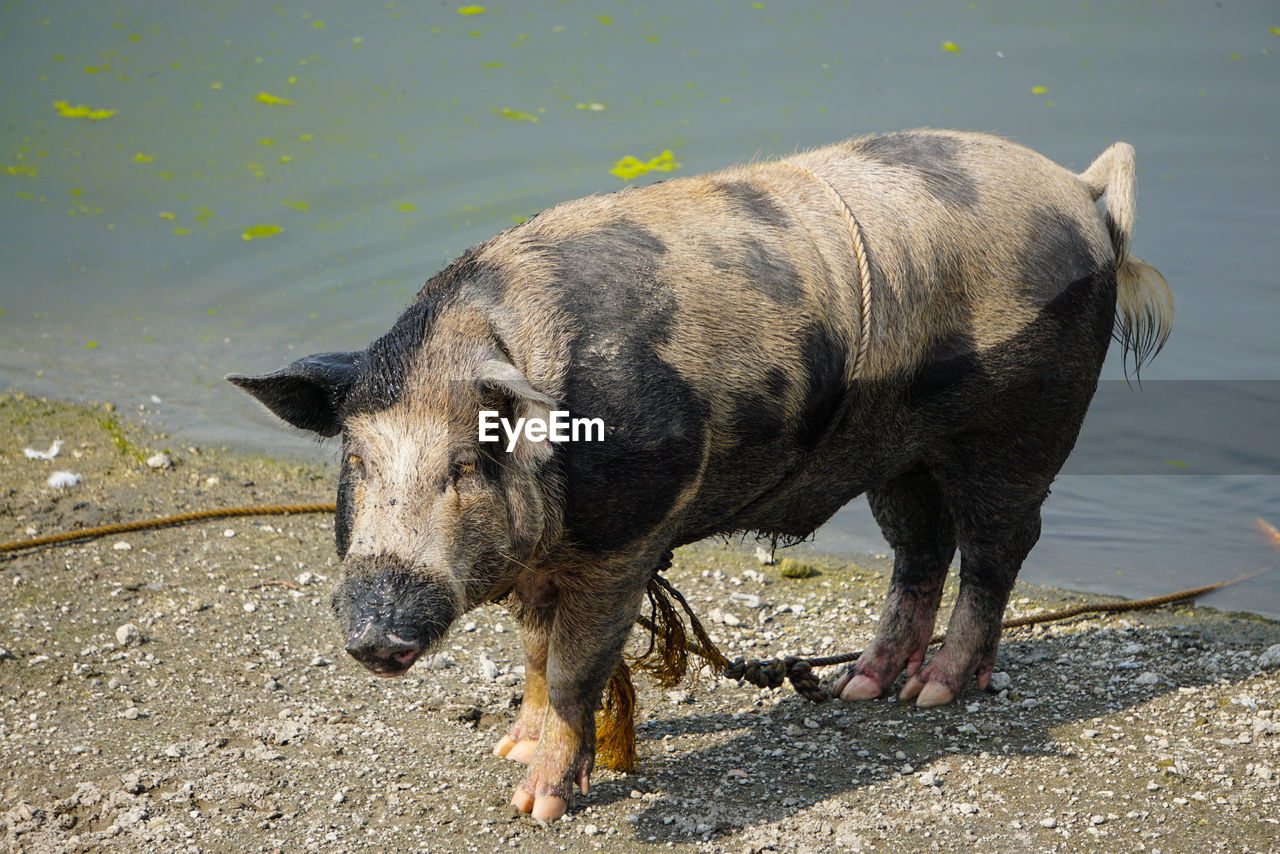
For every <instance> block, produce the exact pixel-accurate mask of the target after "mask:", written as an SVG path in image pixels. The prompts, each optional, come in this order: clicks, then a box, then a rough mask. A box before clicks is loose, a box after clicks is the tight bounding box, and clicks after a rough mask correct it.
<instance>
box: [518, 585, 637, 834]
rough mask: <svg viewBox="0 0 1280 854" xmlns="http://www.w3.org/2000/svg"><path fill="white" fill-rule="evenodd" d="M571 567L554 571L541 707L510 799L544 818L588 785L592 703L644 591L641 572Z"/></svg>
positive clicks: (593, 727)
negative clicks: (568, 572) (564, 572)
mask: <svg viewBox="0 0 1280 854" xmlns="http://www.w3.org/2000/svg"><path fill="white" fill-rule="evenodd" d="M574 575H575V576H576V577H573V578H570V577H557V578H556V587H557V588H558V589H559V591H560V594H559V596H558V598H557V602H556V606H555V618H554V619H553V620H552V622H551V631H550V635H549V637H548V643H547V650H546V652H547V659H546V715H545V717H544V718H543V721H542V728H541V732H540V733H539V735H538V739H537V743H536V747H535V749H534V750H533V754H532V756H531V757H530V759H529V770H528V773H527V774H526V775H525V778H524V780H523V781H521V783H520V785H519V786H517V787H516V791H515V797H513V798H512V800H511V802H512V803H513V804H515V805H516V806H517V807H518V808H519V809H520V810H521V811H523V812H526V813H530V814H532V815H533V817H534V818H540V819H546V820H552V819H556V818H559V817H560V816H562V815H564V813H565V811H566V810H567V809H568V808H569V803H570V802H571V800H572V798H573V787H574V785H575V784H576V785H577V786H578V788H579V789H581V790H582V792H583V793H584V794H585V793H586V791H587V788H588V786H589V784H590V777H591V770H592V768H593V767H594V765H595V757H596V724H595V713H596V709H597V708H599V705H600V696H601V693H602V691H603V690H604V685H605V682H606V681H607V680H608V679H609V676H610V675H611V674H612V673H613V670H614V668H615V667H616V666H617V663H618V659H619V657H620V656H621V654H622V645H623V644H624V643H625V642H626V639H627V636H628V635H629V634H630V632H631V626H632V624H633V623H634V622H635V619H636V617H637V616H638V615H639V613H640V606H641V603H642V601H643V598H644V577H645V576H644V574H643V573H634V572H631V571H630V570H625V571H617V572H615V571H610V570H609V569H606V568H603V567H595V568H594V569H593V570H590V571H588V570H584V571H580V572H575V573H574ZM521 714H522V716H523V711H522V713H521ZM519 747H520V743H517V744H516V745H514V746H513V748H512V750H511V752H509V753H508V756H510V755H511V753H513V752H515V750H516V749H517V748H519Z"/></svg>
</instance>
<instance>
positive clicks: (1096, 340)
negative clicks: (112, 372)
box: [228, 130, 1173, 819]
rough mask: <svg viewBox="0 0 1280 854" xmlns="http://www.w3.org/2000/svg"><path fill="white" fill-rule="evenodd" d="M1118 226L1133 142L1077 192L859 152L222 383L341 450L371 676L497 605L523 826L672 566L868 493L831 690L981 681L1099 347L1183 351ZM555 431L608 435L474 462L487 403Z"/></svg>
mask: <svg viewBox="0 0 1280 854" xmlns="http://www.w3.org/2000/svg"><path fill="white" fill-rule="evenodd" d="M1099 203H1100V204H1099ZM1133 216H1134V152H1133V149H1132V147H1130V146H1129V145H1127V144H1125V143H1115V144H1114V145H1112V146H1111V147H1110V148H1108V149H1107V150H1106V151H1105V152H1103V154H1102V155H1101V156H1099V157H1098V158H1097V160H1095V161H1094V162H1093V164H1092V165H1091V166H1089V168H1088V169H1086V170H1085V171H1084V172H1083V173H1080V174H1075V173H1073V172H1071V171H1069V170H1067V169H1065V168H1063V167H1061V166H1059V165H1057V164H1055V163H1053V162H1052V161H1050V160H1048V159H1046V158H1045V157H1043V156H1041V155H1039V154H1036V153H1035V152H1033V151H1031V150H1029V149H1027V148H1024V147H1021V146H1019V145H1016V144H1014V143H1012V142H1009V141H1006V140H1003V139H999V138H996V137H993V136H988V135H983V134H978V133H968V132H952V131H938V130H917V131H907V132H899V133H889V134H884V135H875V136H863V137H859V138H854V139H850V140H847V141H845V142H842V143H839V144H836V145H831V146H828V147H824V148H818V149H815V150H811V151H807V152H803V153H799V154H796V155H794V156H791V157H787V158H783V159H779V160H773V161H764V162H754V163H751V164H749V165H741V166H736V167H732V168H729V169H727V170H724V171H720V172H716V173H713V174H708V175H704V176H696V177H687V178H679V179H676V180H670V181H667V182H663V183H657V184H652V185H649V186H645V187H628V188H626V189H623V190H621V191H619V192H615V193H610V194H606V195H595V196H590V197H588V198H584V199H579V200H576V201H570V202H566V203H564V204H561V205H558V206H556V207H553V208H551V209H549V210H546V211H544V212H542V213H540V214H538V215H537V216H535V217H533V218H531V219H530V220H528V221H526V222H524V223H522V224H520V225H518V226H516V227H514V228H511V229H508V230H506V231H504V232H502V233H500V234H498V235H497V236H496V237H494V238H492V239H491V240H489V241H487V242H485V243H482V244H480V245H479V246H476V247H474V248H472V249H470V250H468V251H467V252H465V253H464V254H463V255H461V256H460V257H459V258H457V259H456V260H454V261H453V262H452V263H450V264H449V265H448V266H447V267H446V268H445V269H444V270H443V271H442V272H440V273H438V274H437V275H436V276H435V277H434V278H432V279H431V280H430V281H428V282H427V284H426V285H425V286H424V287H423V288H422V290H421V292H420V293H419V294H418V295H417V297H416V298H415V300H414V301H413V303H412V304H411V305H410V306H409V307H408V308H407V309H406V310H405V311H404V312H403V314H401V315H400V317H399V319H398V320H397V321H396V322H395V324H394V326H392V328H391V330H390V331H389V332H388V333H387V334H386V335H384V336H382V337H381V338H379V339H377V340H376V341H374V342H373V343H372V344H370V345H369V347H368V348H367V349H365V350H361V351H357V352H349V353H324V354H318V355H313V356H308V357H306V358H304V359H300V360H298V361H296V362H294V363H292V364H290V365H288V366H287V367H285V368H283V369H280V370H278V371H275V372H273V373H268V374H265V375H262V376H244V375H231V376H229V377H228V379H229V380H231V382H233V383H235V384H236V385H238V386H240V387H241V388H243V389H244V390H246V391H247V392H249V393H250V394H251V395H253V396H254V397H256V398H257V399H258V400H259V401H261V402H262V403H263V404H265V405H266V406H267V407H268V408H269V409H270V410H271V411H272V412H274V413H275V414H276V415H277V416H279V417H280V418H281V419H283V420H284V421H286V422H288V423H289V424H291V425H293V426H295V427H298V428H301V429H303V430H307V431H311V432H314V433H316V434H318V435H320V436H322V437H335V436H341V441H342V450H341V460H342V463H341V472H340V474H339V476H338V485H337V512H336V520H335V530H336V540H337V552H338V554H339V555H340V557H341V559H342V562H343V577H342V580H341V581H340V582H339V583H338V584H337V587H336V589H335V590H334V592H333V596H332V603H333V609H334V612H335V613H336V615H337V618H338V622H339V624H340V626H341V629H342V632H343V638H344V640H345V644H346V648H347V650H348V651H349V652H350V654H351V655H352V656H353V657H354V658H355V659H356V660H358V661H359V662H360V663H361V664H362V665H364V666H365V667H366V668H368V669H369V670H370V671H372V672H373V673H374V674H376V675H378V676H386V677H390V676H397V675H399V674H402V673H404V672H405V671H406V670H408V668H409V667H410V666H411V665H412V664H413V663H414V661H416V660H417V659H418V658H420V657H421V656H422V655H424V654H426V653H428V652H430V651H431V650H432V649H433V648H435V647H436V645H438V644H439V643H440V641H441V639H442V638H443V637H444V635H445V633H446V632H447V630H448V628H449V626H450V625H451V624H452V623H454V622H455V621H456V620H457V619H458V617H460V616H461V615H462V614H465V613H466V612H467V611H469V610H471V609H473V608H475V607H477V606H479V605H481V604H484V603H489V602H500V603H502V604H504V605H505V606H506V607H507V608H508V609H510V611H511V613H512V614H513V615H514V617H515V619H516V621H517V622H518V624H519V626H520V629H521V633H522V639H523V645H524V653H525V667H526V687H525V691H524V699H523V704H522V706H521V709H520V712H519V714H518V716H517V718H516V720H515V722H514V725H513V726H512V727H511V729H510V731H509V732H507V733H506V735H504V736H503V737H502V738H501V740H500V741H499V742H498V743H497V745H496V746H495V748H494V752H495V754H497V755H499V756H505V757H507V758H508V759H512V760H516V761H518V762H521V763H525V764H526V765H527V768H526V770H525V773H524V776H523V779H522V780H521V782H520V783H519V785H518V786H517V787H516V789H515V795H514V797H513V803H514V804H515V805H517V806H518V807H519V809H521V810H522V811H524V812H526V813H531V814H532V815H533V816H535V817H538V818H542V819H555V818H557V817H559V816H560V815H562V814H563V813H564V812H565V811H566V810H567V809H568V808H569V806H570V804H571V799H572V796H573V787H574V786H575V785H576V786H577V787H578V788H580V789H581V790H582V791H583V792H585V791H586V790H587V788H588V785H589V779H590V775H591V771H592V768H593V763H594V757H595V746H596V742H595V739H596V733H595V724H594V718H593V713H594V712H595V711H596V709H597V708H598V706H599V704H600V698H601V690H602V687H603V686H604V684H605V682H606V680H607V679H608V678H609V677H610V675H611V674H612V673H613V671H614V669H615V667H617V666H618V664H619V661H620V656H621V654H622V649H623V646H624V643H625V641H626V640H627V637H628V634H629V632H630V631H631V626H632V624H633V623H634V622H635V619H636V617H637V616H638V615H639V614H640V611H641V605H642V602H643V600H644V591H645V587H646V583H647V581H648V580H649V578H650V576H651V574H652V573H653V572H654V571H655V568H656V567H657V566H659V565H660V563H661V561H662V560H663V557H664V556H665V555H667V554H668V552H669V551H670V550H671V549H673V548H675V547H677V546H680V545H682V544H686V543H691V542H694V541H697V540H701V539H703V538H705V537H709V536H712V535H721V534H729V533H734V532H756V533H757V534H759V535H762V536H764V537H770V538H781V539H783V540H788V539H799V538H804V537H806V536H808V535H809V534H810V533H812V532H813V531H814V530H815V529H816V528H817V527H818V526H819V525H821V524H822V523H823V522H824V521H825V520H826V519H828V518H829V517H830V516H831V515H832V514H833V513H834V512H835V511H836V510H837V509H839V508H840V507H841V506H842V505H844V504H845V503H846V502H848V501H849V500H850V499H852V498H853V497H855V496H857V495H859V494H866V495H867V498H868V501H869V503H870V507H871V511H872V513H873V514H874V516H875V518H876V521H877V523H878V524H879V525H880V527H881V529H882V530H883V532H884V535H885V537H886V539H887V540H888V542H889V544H890V545H891V546H892V548H893V552H894V567H893V575H892V580H891V584H890V588H889V592H888V595H887V599H886V602H885V605H884V611H883V616H882V618H881V620H880V622H879V624H878V630H877V635H876V637H875V639H874V642H873V643H872V644H871V645H870V647H869V648H868V649H867V650H866V652H865V653H864V654H863V655H862V657H861V658H860V659H859V660H858V661H857V662H856V663H855V664H854V665H853V666H851V667H850V668H849V669H848V670H847V671H846V672H844V673H841V674H839V675H838V677H837V678H836V679H835V681H834V685H833V689H834V692H835V693H837V694H838V695H839V696H840V697H842V698H844V699H845V700H850V701H852V700H862V699H868V698H873V697H879V696H882V695H884V694H886V693H887V692H889V691H890V690H891V689H892V688H893V686H894V685H895V683H896V681H897V680H898V678H899V677H900V676H901V675H903V674H904V673H905V675H906V681H905V684H904V685H902V687H901V688H900V692H899V695H900V697H902V698H903V699H904V700H907V701H911V700H914V701H915V703H916V704H917V705H919V706H934V705H939V704H943V703H948V702H950V701H952V700H953V699H954V698H955V697H956V696H957V694H958V693H959V692H960V691H961V689H962V688H963V687H964V686H965V685H966V683H968V682H969V681H970V680H971V679H976V681H977V683H978V684H979V685H980V686H985V684H986V683H987V681H988V680H989V679H990V677H991V673H992V667H993V663H994V660H995V654H996V647H997V644H998V642H999V636H1000V620H1001V614H1002V611H1003V609H1004V607H1005V604H1006V601H1007V599H1008V596H1009V591H1010V589H1011V587H1012V585H1013V582H1014V578H1015V576H1016V575H1017V573H1018V570H1019V568H1020V567H1021V565H1022V562H1023V559H1024V558H1025V557H1026V555H1027V553H1028V552H1029V551H1030V549H1031V548H1032V546H1033V545H1034V544H1035V542H1036V540H1037V538H1038V537H1039V535H1040V507H1041V504H1042V502H1043V501H1044V500H1045V497H1046V495H1047V494H1048V492H1049V487H1050V484H1051V482H1052V480H1053V478H1054V477H1055V476H1056V474H1057V472H1058V471H1059V469H1060V468H1061V466H1062V465H1063V462H1064V461H1065V460H1066V458H1067V455H1068V453H1069V452H1070V451H1071V448H1072V445H1073V444H1074V443H1075V440H1076V436H1077V434H1078V432H1079V429H1080V425H1081V421H1082V419H1083V418H1084V415H1085V411H1086V409H1087V407H1088V405H1089V401H1090V398H1091V397H1092V395H1093V393H1094V390H1095V388H1096V384H1097V380H1098V374H1099V371H1100V369H1101V365H1102V362H1103V358H1104V356H1105V354H1106V352H1107V348H1108V343H1109V338H1110V337H1111V336H1112V335H1113V334H1114V335H1115V337H1117V338H1118V339H1119V341H1120V342H1121V344H1122V348H1123V349H1122V355H1123V356H1124V357H1125V360H1126V362H1125V363H1126V365H1127V364H1128V363H1129V359H1132V362H1133V365H1134V368H1135V369H1140V368H1141V366H1142V365H1143V364H1144V363H1145V361H1146V360H1147V359H1148V358H1150V357H1151V356H1153V355H1154V353H1155V352H1158V350H1159V348H1160V347H1161V346H1162V345H1163V343H1164V341H1165V339H1166V338H1167V336H1168V334H1169V331H1170V326H1171V323H1172V319H1173V304H1172V296H1171V293H1170V290H1169V287H1168V285H1167V283H1166V282H1165V280H1164V279H1163V277H1161V276H1160V274H1159V273H1158V272H1156V270H1155V269H1154V268H1153V267H1151V266H1149V265H1147V264H1146V263H1144V262H1142V261H1140V260H1139V259H1138V258H1136V257H1135V256H1134V255H1132V254H1131V253H1130V252H1129V242H1130V239H1131V235H1132V232H1133ZM553 412H558V413H561V414H565V413H567V414H568V415H570V416H572V417H575V418H577V417H581V418H585V419H599V420H600V421H602V422H603V425H604V430H603V436H595V437H593V438H594V439H595V440H593V441H587V440H585V439H581V438H580V439H579V440H578V441H561V442H557V441H552V440H551V439H549V438H546V437H545V436H543V437H542V438H539V436H535V435H533V434H532V433H531V432H530V431H523V432H518V433H517V434H515V435H513V436H511V440H510V441H504V442H499V443H484V442H480V441H479V440H478V429H477V428H478V423H479V421H480V419H481V418H482V417H485V416H484V415H483V414H484V413H488V414H489V415H488V417H489V418H490V420H492V418H493V417H495V416H500V417H501V418H504V419H508V421H509V422H510V423H512V424H514V423H517V422H518V419H522V418H523V419H525V420H526V422H529V423H532V422H533V421H536V420H538V419H541V420H542V421H544V422H545V421H547V420H548V418H549V417H550V416H551V414H552V413H553ZM544 432H545V431H544ZM957 549H958V550H959V553H960V565H959V576H960V586H959V594H958V598H957V601H956V604H955V608H954V611H953V613H952V615H951V618H950V624H949V628H948V632H947V640H946V643H945V644H944V645H943V646H942V647H941V648H940V649H939V650H937V651H936V652H935V653H934V654H933V655H932V657H931V658H930V659H929V660H928V661H927V662H926V661H925V653H926V647H927V645H928V640H929V638H930V636H931V635H932V634H933V631H934V622H935V617H936V613H937V609H938V603H939V598H940V596H941V592H942V586H943V580H944V578H945V577H946V574H947V571H948V567H949V565H950V563H951V561H952V558H953V556H954V555H955V553H956V551H957Z"/></svg>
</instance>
